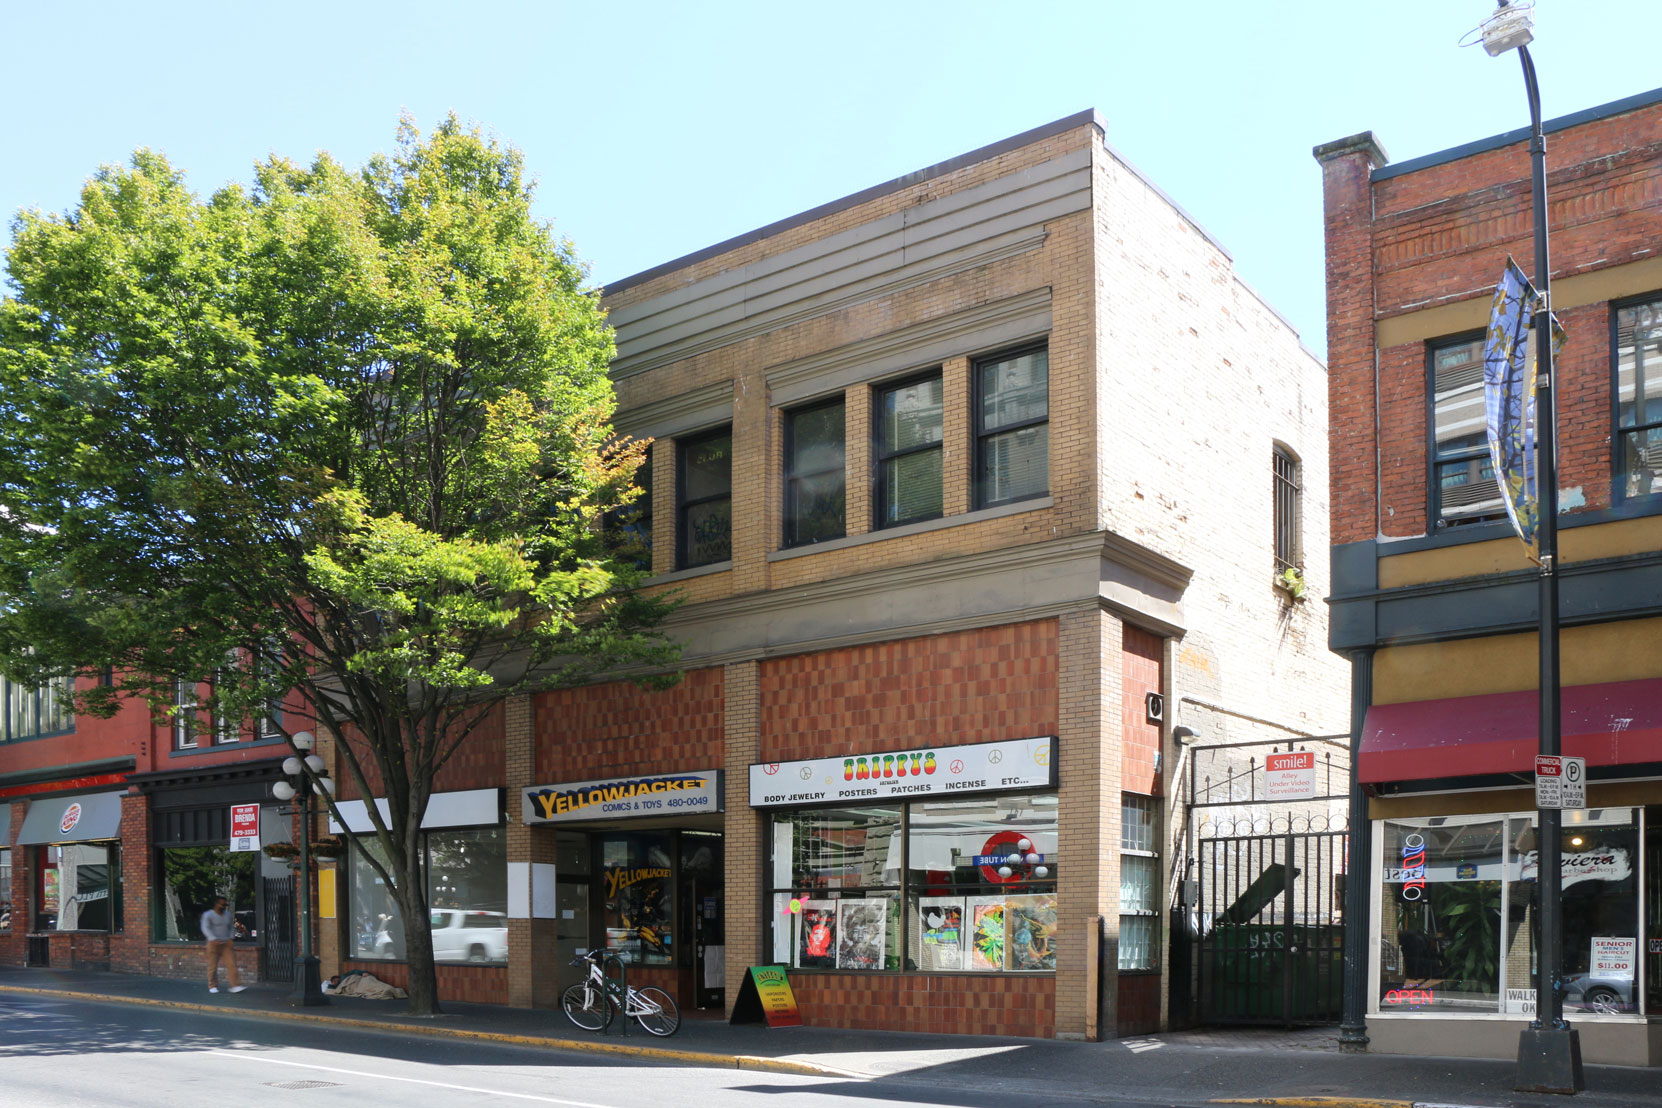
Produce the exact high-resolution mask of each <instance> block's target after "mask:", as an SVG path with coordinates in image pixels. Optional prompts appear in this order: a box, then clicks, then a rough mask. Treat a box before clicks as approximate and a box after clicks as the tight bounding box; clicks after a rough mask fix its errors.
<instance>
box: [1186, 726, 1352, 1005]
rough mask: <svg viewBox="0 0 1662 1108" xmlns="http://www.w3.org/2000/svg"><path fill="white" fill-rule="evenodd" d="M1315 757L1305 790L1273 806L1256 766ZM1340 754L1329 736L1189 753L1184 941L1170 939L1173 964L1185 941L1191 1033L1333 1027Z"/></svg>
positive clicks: (1344, 842) (1340, 950) (1338, 949)
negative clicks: (1271, 758)
mask: <svg viewBox="0 0 1662 1108" xmlns="http://www.w3.org/2000/svg"><path fill="white" fill-rule="evenodd" d="M1324 746H1325V747H1327V749H1326V750H1325V751H1322V752H1321V755H1320V759H1319V761H1318V760H1316V759H1315V758H1312V759H1311V762H1314V763H1315V770H1314V771H1313V772H1314V774H1315V777H1316V781H1317V783H1316V785H1315V787H1314V788H1306V789H1304V790H1302V792H1303V795H1301V796H1298V797H1296V798H1295V799H1280V798H1279V797H1272V796H1271V795H1270V790H1269V789H1267V788H1266V787H1264V778H1263V777H1262V775H1261V770H1262V769H1263V766H1264V762H1263V761H1261V760H1260V755H1261V754H1263V753H1266V752H1267V753H1274V752H1275V750H1276V749H1283V750H1286V751H1288V752H1292V751H1294V750H1304V751H1310V750H1311V748H1312V747H1315V748H1316V749H1317V750H1320V749H1321V748H1322V747H1324ZM1254 748H1256V749H1254ZM1266 748H1269V749H1266ZM1312 753H1314V752H1312ZM1348 753H1349V752H1348V749H1347V747H1346V745H1345V744H1344V743H1343V742H1342V741H1341V739H1340V737H1337V736H1335V737H1332V738H1328V737H1312V738H1309V739H1299V740H1294V741H1293V742H1282V743H1277V744H1271V743H1221V744H1217V745H1213V746H1194V747H1191V748H1190V750H1189V751H1188V755H1189V756H1190V761H1189V773H1188V785H1189V804H1188V823H1189V828H1190V835H1191V836H1192V838H1191V839H1190V841H1189V857H1188V859H1187V865H1186V866H1185V869H1186V871H1187V875H1188V877H1189V878H1190V880H1189V881H1186V882H1185V889H1184V894H1183V897H1182V903H1183V905H1184V907H1185V909H1186V911H1184V912H1183V913H1182V916H1181V928H1182V930H1183V931H1184V932H1186V933H1185V934H1184V935H1182V936H1179V935H1178V934H1176V933H1175V929H1174V934H1173V936H1172V938H1173V950H1174V953H1175V952H1176V951H1177V948H1178V941H1179V939H1180V938H1182V939H1184V940H1187V941H1186V942H1184V943H1183V946H1184V949H1183V951H1182V954H1183V955H1184V956H1185V957H1184V958H1182V959H1181V960H1182V961H1183V962H1184V963H1186V964H1185V965H1183V967H1182V968H1183V969H1184V970H1185V971H1186V972H1185V973H1184V978H1185V984H1189V985H1191V987H1192V989H1193V992H1192V994H1190V995H1191V996H1192V997H1193V1007H1192V1009H1190V1008H1188V1005H1187V1004H1185V1005H1184V1008H1185V1009H1186V1010H1188V1011H1189V1012H1192V1017H1193V1018H1195V1019H1196V1020H1198V1021H1199V1022H1201V1023H1207V1024H1264V1025H1279V1026H1293V1025H1295V1024H1320V1023H1337V1022H1339V1018H1340V1015H1341V1009H1342V1002H1343V993H1344V880H1345V869H1346V861H1347V847H1348V842H1349V835H1348V832H1347V829H1346V824H1347V815H1346V813H1347V810H1348V797H1347V795H1346V793H1345V792H1344V789H1345V787H1346V786H1347V785H1348V782H1349V772H1348V771H1349V759H1348ZM1203 761H1204V762H1205V763H1206V764H1207V766H1208V769H1207V773H1206V776H1205V778H1204V783H1203V780H1202V777H1201V769H1200V766H1201V764H1202V762H1203ZM1308 764H1309V763H1307V765H1308ZM1282 791H1284V790H1282ZM1311 794H1318V795H1311ZM1176 922H1177V921H1175V920H1174V924H1175V923H1176ZM1177 961H1178V959H1174V967H1173V968H1174V970H1176V969H1177V968H1178V967H1177V965H1176V962H1177ZM1184 999H1185V1000H1187V999H1188V998H1184ZM1175 1007H1176V998H1175V997H1174V1009H1175Z"/></svg>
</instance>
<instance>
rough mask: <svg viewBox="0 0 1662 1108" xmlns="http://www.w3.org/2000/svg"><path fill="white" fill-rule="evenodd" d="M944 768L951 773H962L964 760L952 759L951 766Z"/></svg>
mask: <svg viewBox="0 0 1662 1108" xmlns="http://www.w3.org/2000/svg"><path fill="white" fill-rule="evenodd" d="M946 768H947V769H949V770H951V771H952V772H953V773H963V772H964V760H963V759H962V758H954V759H952V764H951V765H950V766H947V767H946Z"/></svg>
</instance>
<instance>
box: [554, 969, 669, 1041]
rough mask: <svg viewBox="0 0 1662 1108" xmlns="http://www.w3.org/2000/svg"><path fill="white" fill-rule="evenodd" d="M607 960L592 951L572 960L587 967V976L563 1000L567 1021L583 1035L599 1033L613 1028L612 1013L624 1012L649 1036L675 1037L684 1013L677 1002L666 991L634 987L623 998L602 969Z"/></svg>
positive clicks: (562, 1006) (567, 991) (573, 986)
mask: <svg viewBox="0 0 1662 1108" xmlns="http://www.w3.org/2000/svg"><path fill="white" fill-rule="evenodd" d="M604 958H605V954H604V952H602V951H599V950H591V951H589V953H587V954H579V955H578V956H577V957H575V958H573V959H572V960H571V964H572V965H574V966H582V965H584V964H585V963H586V964H587V965H588V972H587V973H585V974H584V976H583V980H581V981H579V982H577V984H575V985H572V986H571V987H570V988H568V989H567V990H566V991H565V992H564V993H563V994H562V995H561V996H560V1007H561V1008H562V1009H564V1011H565V1014H566V1019H568V1020H570V1021H571V1022H572V1023H574V1024H576V1025H577V1026H578V1027H581V1028H582V1029H583V1030H584V1031H600V1030H602V1029H604V1028H607V1027H610V1026H611V1023H612V1016H613V1013H614V1012H615V1011H618V1010H621V1011H622V1012H623V1015H624V1017H625V1018H626V1019H633V1020H634V1021H635V1022H636V1023H638V1024H640V1025H641V1026H642V1027H643V1028H645V1029H646V1030H647V1032H648V1033H649V1034H653V1035H658V1036H668V1035H673V1034H675V1032H676V1030H677V1029H679V1028H680V1026H681V1012H680V1009H678V1008H676V1006H675V1000H674V999H673V998H672V997H671V996H670V995H669V994H668V993H666V992H664V990H662V989H659V988H654V987H653V986H650V985H649V986H647V987H646V988H644V989H637V988H635V987H634V986H633V985H631V986H629V989H628V993H627V994H626V995H624V996H621V997H620V995H619V984H618V982H616V981H609V980H607V978H606V973H605V970H604V969H603V968H602V966H601V963H602V961H603V960H604ZM620 1000H621V1003H620Z"/></svg>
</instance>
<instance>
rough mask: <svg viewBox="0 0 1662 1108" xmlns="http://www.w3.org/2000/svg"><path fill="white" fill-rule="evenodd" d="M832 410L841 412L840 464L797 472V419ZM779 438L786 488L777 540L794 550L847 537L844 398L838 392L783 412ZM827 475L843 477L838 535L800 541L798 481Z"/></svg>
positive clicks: (846, 412)
mask: <svg viewBox="0 0 1662 1108" xmlns="http://www.w3.org/2000/svg"><path fill="white" fill-rule="evenodd" d="M831 408H841V409H842V412H843V451H842V458H841V461H840V462H839V464H838V465H836V466H827V467H825V468H823V469H816V470H811V471H805V470H798V469H797V464H796V463H797V457H796V426H797V420H798V419H799V418H801V417H802V416H806V415H812V414H814V413H816V412H823V411H826V410H828V409H831ZM781 437H782V439H783V446H784V452H785V464H784V466H783V470H784V472H783V474H782V477H783V481H784V486H785V488H784V493H785V503H784V513H783V518H782V520H781V525H782V530H783V533H782V534H781V535H780V539H779V541H780V544H781V546H782V548H784V549H787V550H789V549H791V548H793V547H798V546H812V545H814V544H815V543H817V542H825V541H827V540H830V539H840V538H843V537H844V536H846V535H847V534H848V400H847V398H846V397H845V396H844V395H843V394H842V393H838V394H836V395H835V396H827V397H822V398H821V399H819V400H816V401H814V402H813V403H811V404H804V405H801V406H800V407H796V408H791V409H788V410H787V411H786V412H785V413H784V429H783V435H782V436H781ZM829 473H837V474H840V475H841V476H842V479H843V512H842V527H841V528H839V530H838V532H837V534H835V535H825V536H823V537H821V538H815V539H805V538H802V537H801V529H800V527H799V526H798V522H799V520H800V515H801V504H800V500H799V496H798V492H797V490H798V488H799V486H800V482H802V481H803V480H805V479H807V478H810V477H823V476H825V475H826V474H829Z"/></svg>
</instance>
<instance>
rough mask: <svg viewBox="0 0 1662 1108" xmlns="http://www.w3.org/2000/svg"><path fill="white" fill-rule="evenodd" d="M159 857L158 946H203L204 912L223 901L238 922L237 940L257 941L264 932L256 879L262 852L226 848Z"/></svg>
mask: <svg viewBox="0 0 1662 1108" xmlns="http://www.w3.org/2000/svg"><path fill="white" fill-rule="evenodd" d="M157 853H158V854H159V855H160V858H161V864H160V866H159V867H158V870H159V872H160V875H161V897H160V903H158V904H157V906H156V907H157V927H156V932H155V935H156V941H157V942H162V943H177V942H200V941H201V940H202V931H201V921H202V913H203V912H205V911H207V910H208V909H209V908H211V907H213V902H214V898H215V897H220V896H222V897H224V898H225V900H226V903H227V904H228V905H229V907H230V911H231V917H232V919H234V920H235V921H236V929H235V930H236V938H237V939H238V940H239V941H245V942H251V941H253V939H254V938H255V936H256V935H257V933H258V930H259V925H258V923H257V917H256V915H255V910H254V875H255V870H256V869H257V865H256V860H257V859H258V858H259V857H260V855H259V854H258V853H257V852H254V851H242V852H239V853H232V852H231V851H229V850H226V849H225V848H224V847H220V846H175V847H166V848H164V849H162V850H159V851H157Z"/></svg>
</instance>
